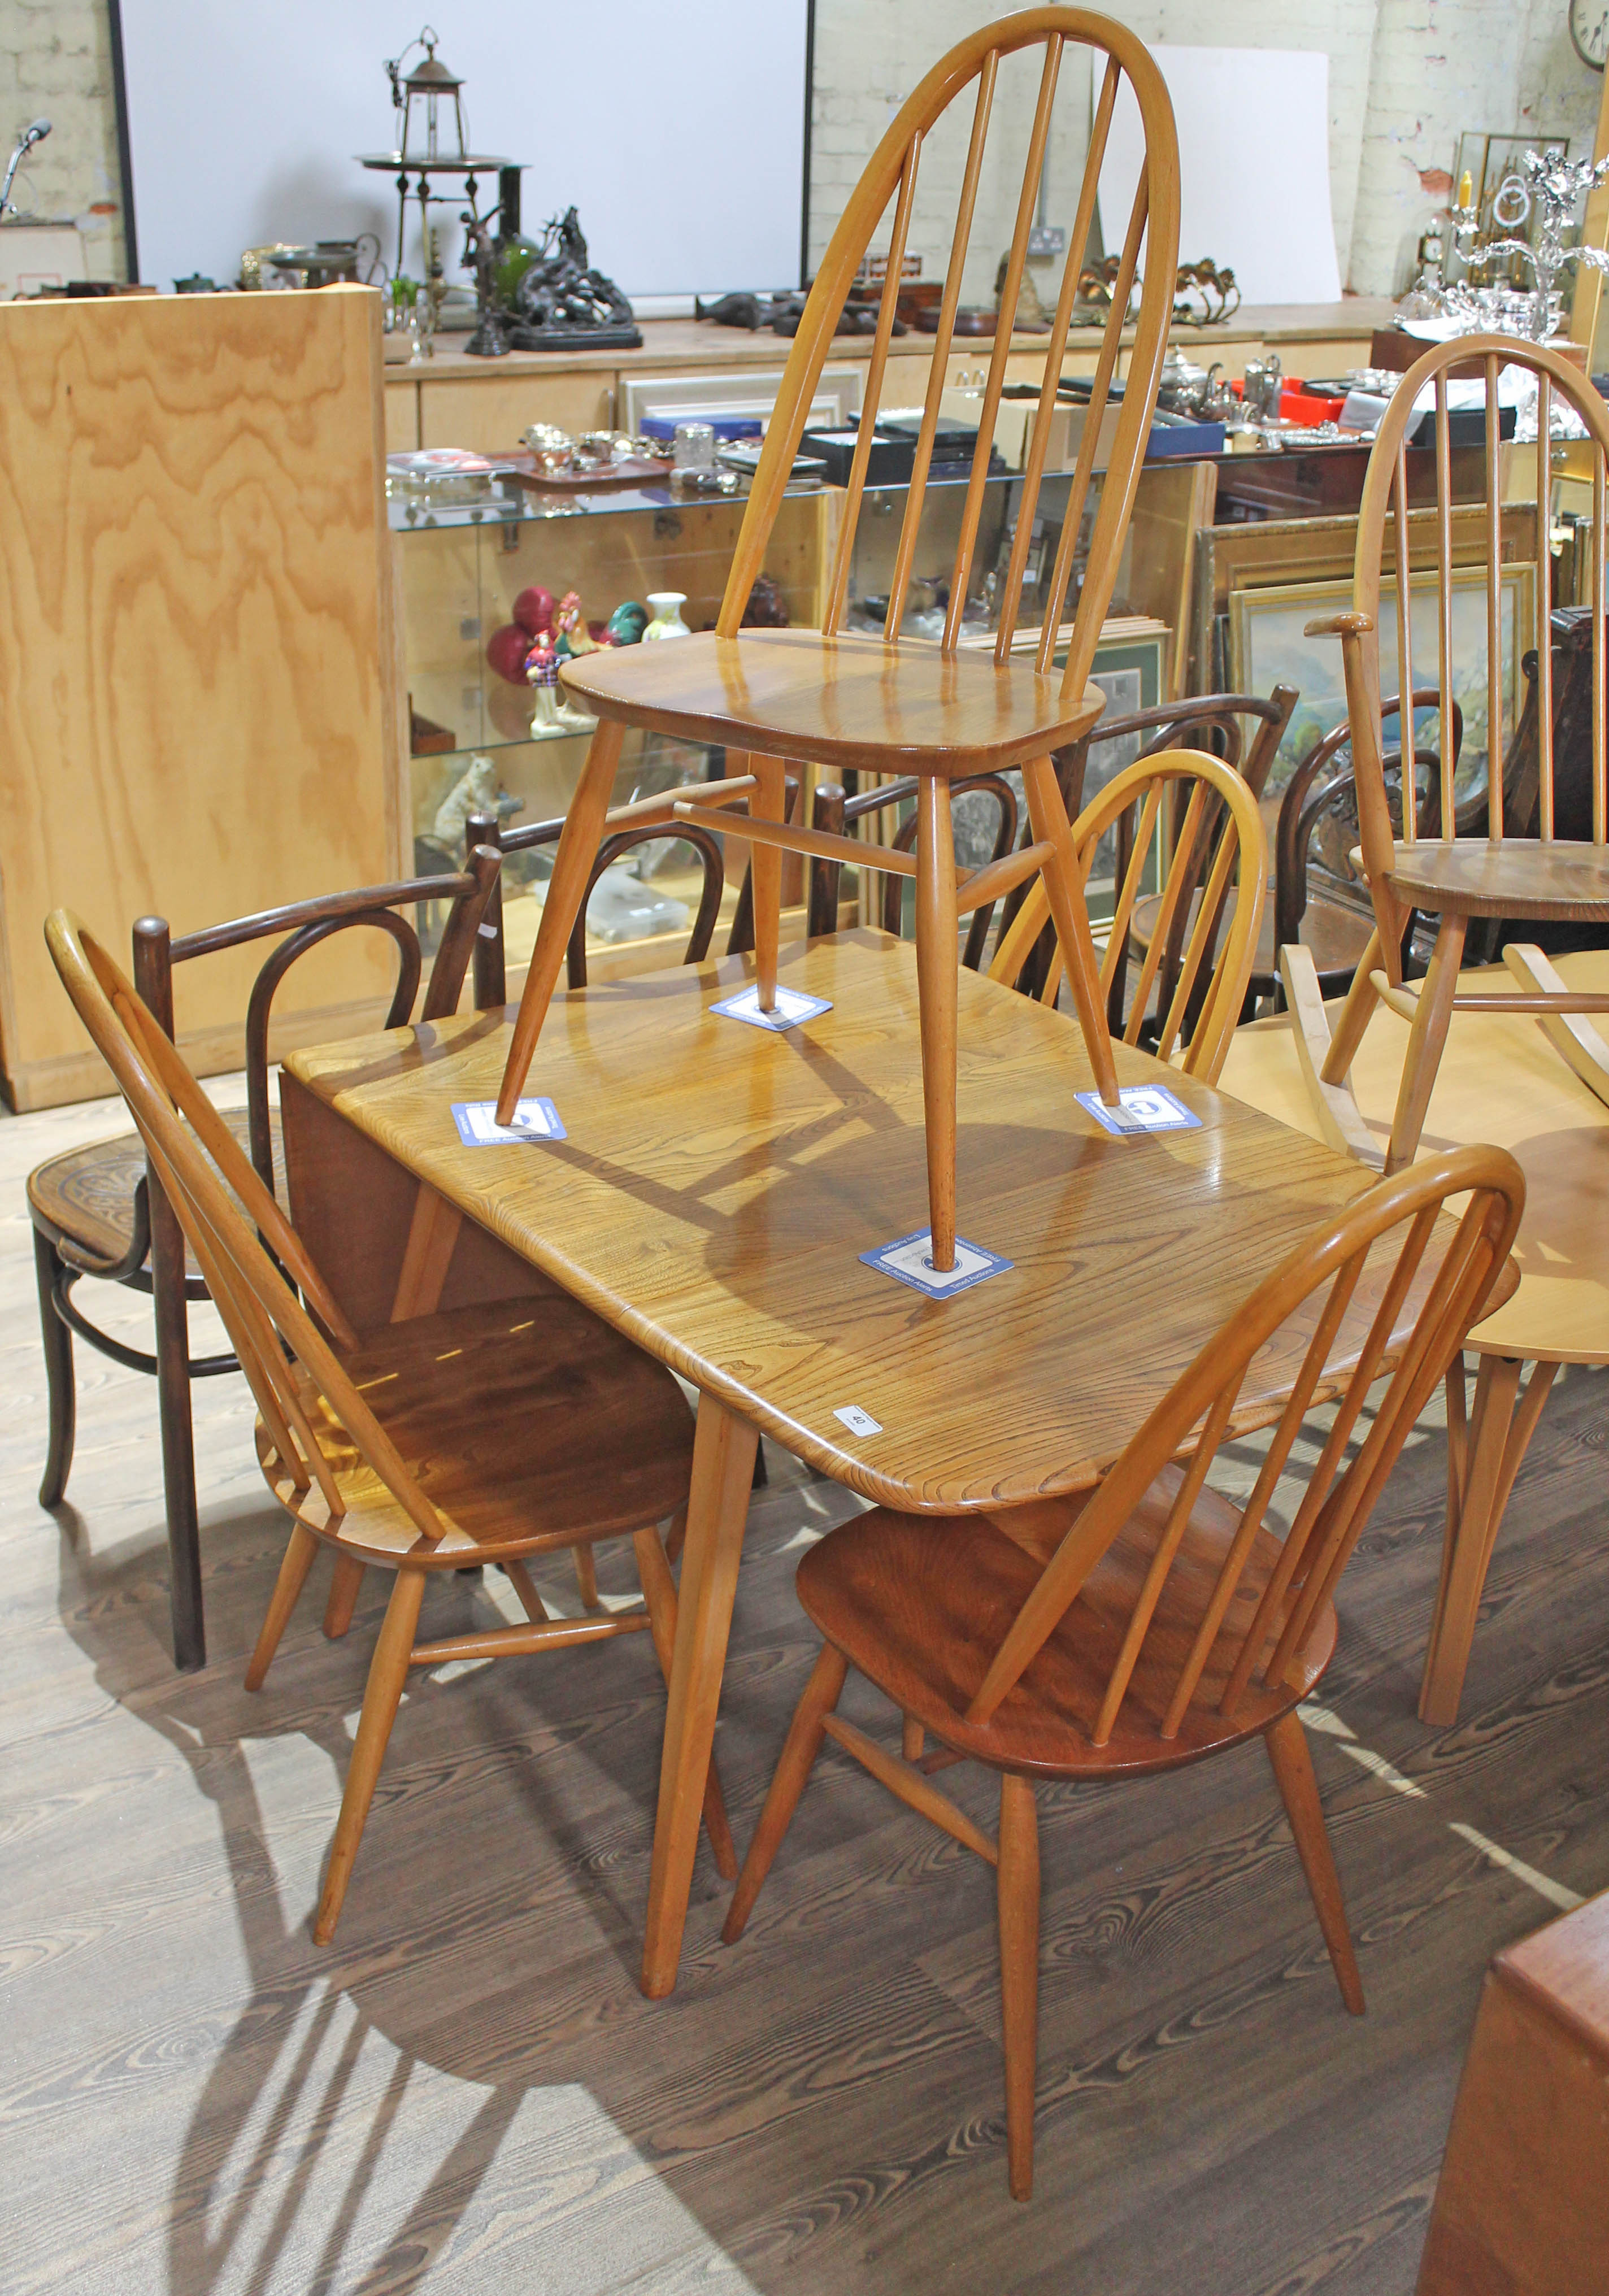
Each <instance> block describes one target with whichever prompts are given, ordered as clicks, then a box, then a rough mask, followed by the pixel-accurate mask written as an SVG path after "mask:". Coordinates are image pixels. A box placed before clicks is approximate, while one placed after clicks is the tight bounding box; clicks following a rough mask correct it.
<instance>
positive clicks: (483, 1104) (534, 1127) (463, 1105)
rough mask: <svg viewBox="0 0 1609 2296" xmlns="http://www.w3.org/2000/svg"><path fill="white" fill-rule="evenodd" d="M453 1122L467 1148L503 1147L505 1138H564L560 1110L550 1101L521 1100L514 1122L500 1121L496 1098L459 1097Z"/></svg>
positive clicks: (567, 1136) (564, 1133)
mask: <svg viewBox="0 0 1609 2296" xmlns="http://www.w3.org/2000/svg"><path fill="white" fill-rule="evenodd" d="M453 1121H454V1123H455V1124H456V1126H457V1128H458V1137H459V1139H460V1140H462V1141H463V1143H464V1146H465V1147H466V1148H496V1147H500V1146H501V1145H502V1144H503V1143H504V1142H505V1141H506V1140H565V1139H568V1138H569V1135H568V1133H567V1132H566V1131H565V1129H564V1127H563V1126H562V1124H561V1123H560V1121H559V1111H558V1110H557V1109H556V1108H555V1107H554V1104H553V1103H552V1101H551V1100H547V1099H542V1100H522V1101H521V1102H520V1103H518V1104H517V1106H516V1107H515V1110H514V1120H513V1123H512V1124H499V1123H498V1121H497V1102H496V1101H495V1100H456V1101H454V1103H453Z"/></svg>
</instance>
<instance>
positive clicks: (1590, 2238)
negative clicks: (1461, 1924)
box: [1418, 1894, 1609, 2296]
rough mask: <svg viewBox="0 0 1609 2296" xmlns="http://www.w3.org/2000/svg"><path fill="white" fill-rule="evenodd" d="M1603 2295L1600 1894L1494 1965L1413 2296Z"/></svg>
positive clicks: (1605, 2012) (1607, 2126) (1608, 2035)
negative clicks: (1416, 2293) (1416, 2290)
mask: <svg viewBox="0 0 1609 2296" xmlns="http://www.w3.org/2000/svg"><path fill="white" fill-rule="evenodd" d="M1605 2285H1609V1894H1605V1896H1603V1897H1599V1898H1592V1899H1591V1900H1590V1901H1589V1902H1588V1904H1586V1905H1584V1906H1581V1907H1578V1908H1577V1910H1576V1911H1575V1912H1574V1913H1571V1914H1566V1915H1564V1918H1563V1919H1562V1920H1561V1921H1556V1922H1549V1923H1548V1924H1547V1928H1546V1929H1542V1930H1539V1931H1537V1932H1536V1934H1535V1936H1534V1937H1528V1938H1524V1939H1522V1940H1521V1941H1520V1943H1519V1944H1518V1945H1511V1946H1509V1947H1508V1948H1506V1950H1505V1951H1504V1952H1502V1953H1500V1954H1498V1956H1497V1958H1496V1959H1495V1960H1494V1961H1493V1963H1492V1964H1491V1968H1490V1971H1489V1972H1488V1974H1487V1978H1486V1985H1485V1989H1484V1990H1483V1991H1482V1995H1481V2006H1480V2010H1479V2012H1478V2013H1477V2015H1476V2018H1475V2030H1474V2039H1473V2040H1472V2041H1471V2042H1470V2045H1469V2056H1468V2059H1467V2061H1466V2062H1465V2067H1464V2078H1463V2080H1462V2082H1461V2083H1460V2084H1459V2087H1458V2101H1457V2105H1456V2106H1455V2107H1454V2110H1453V2125H1452V2129H1451V2133H1450V2134H1449V2137H1448V2140H1447V2155H1446V2158H1445V2159H1444V2160H1443V2161H1442V2163H1441V2180H1440V2182H1439V2183H1438V2185H1437V2186H1436V2202H1435V2207H1434V2209H1433V2211H1432V2214H1431V2220H1430V2232H1429V2235H1428V2237H1427V2239H1426V2241H1425V2243H1424V2263H1423V2265H1422V2266H1421V2267H1420V2272H1419V2290H1418V2296H1602V2291H1603V2289H1604V2288H1605Z"/></svg>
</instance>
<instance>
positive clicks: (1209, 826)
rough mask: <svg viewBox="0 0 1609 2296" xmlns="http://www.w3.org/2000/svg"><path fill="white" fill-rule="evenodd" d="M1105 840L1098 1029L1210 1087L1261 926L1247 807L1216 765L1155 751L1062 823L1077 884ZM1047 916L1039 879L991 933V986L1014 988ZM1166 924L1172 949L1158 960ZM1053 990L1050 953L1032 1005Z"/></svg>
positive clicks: (1259, 842) (1260, 869)
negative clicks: (1157, 873) (1136, 949)
mask: <svg viewBox="0 0 1609 2296" xmlns="http://www.w3.org/2000/svg"><path fill="white" fill-rule="evenodd" d="M1165 798H1170V799H1173V800H1174V803H1173V806H1172V808H1171V809H1172V812H1173V814H1174V817H1175V820H1176V823H1177V826H1176V827H1175V829H1174V831H1173V834H1172V840H1171V843H1172V849H1171V851H1170V853H1169V855H1168V857H1167V861H1166V865H1165V869H1164V873H1163V876H1162V886H1161V889H1160V890H1159V892H1158V894H1157V895H1156V897H1155V900H1154V902H1153V913H1152V931H1151V935H1150V939H1149V942H1148V944H1147V945H1146V947H1145V950H1144V953H1143V955H1142V958H1141V961H1140V964H1139V966H1138V969H1137V977H1136V978H1135V979H1134V980H1133V981H1132V983H1130V981H1129V926H1130V923H1131V922H1132V920H1133V916H1134V910H1135V905H1136V901H1137V897H1138V892H1139V888H1140V885H1141V882H1142V881H1143V879H1144V876H1145V869H1146V865H1147V863H1148V861H1149V859H1150V857H1151V855H1152V853H1153V850H1154V848H1155V843H1156V839H1157V836H1158V832H1159V828H1160V827H1161V824H1162V806H1163V800H1164V799H1165ZM1180 798H1183V799H1184V800H1185V802H1184V804H1183V806H1182V808H1180V806H1179V804H1178V799H1180ZM1108 836H1114V840H1115V844H1116V874H1115V880H1114V882H1115V889H1116V890H1115V898H1114V904H1113V908H1112V923H1111V927H1110V930H1109V932H1108V937H1107V941H1106V950H1105V955H1104V956H1103V958H1102V960H1101V969H1100V974H1099V980H1098V986H1099V989H1100V992H1101V996H1102V998H1103V1000H1104V1007H1105V1016H1106V1025H1107V1027H1108V1029H1110V1031H1111V1033H1112V1036H1114V1037H1121V1039H1122V1041H1123V1043H1124V1044H1126V1045H1136V1044H1139V1043H1142V1042H1145V1044H1146V1046H1147V1048H1148V1049H1149V1050H1150V1051H1153V1052H1154V1053H1155V1054H1156V1056H1157V1058H1158V1059H1159V1060H1163V1061H1172V1060H1174V1059H1175V1056H1176V1054H1177V1056H1178V1059H1177V1064H1178V1067H1179V1068H1180V1069H1181V1070H1183V1072H1184V1074H1185V1075H1186V1076H1193V1077H1199V1078H1201V1080H1202V1082H1203V1084H1213V1083H1215V1082H1216V1081H1217V1078H1218V1073H1219V1070H1220V1069H1221V1068H1222V1066H1223V1064H1224V1060H1225V1057H1226V1055H1227V1053H1228V1049H1229V1042H1230V1039H1231V1037H1233V1036H1234V1034H1235V1027H1236V1025H1237V1024H1238V1022H1239V1020H1240V1011H1241V1006H1242V1005H1243V1004H1244V1001H1245V995H1246V984H1247V982H1248V981H1249V980H1250V979H1251V977H1252V962H1253V960H1254V959H1255V957H1256V955H1257V936H1258V929H1259V926H1260V923H1261V922H1262V911H1263V901H1264V898H1265V894H1266V881H1267V877H1268V838H1267V835H1266V833H1265V832H1264V829H1263V825H1262V815H1261V813H1260V810H1259V808H1258V804H1257V799H1256V798H1255V796H1254V795H1253V794H1252V790H1251V789H1250V787H1249V786H1248V785H1247V783H1245V782H1244V780H1243V779H1242V777H1241V775H1239V774H1237V773H1235V771H1234V769H1233V767H1229V766H1227V765H1225V764H1224V763H1223V762H1222V760H1221V759H1220V758H1210V757H1208V756H1207V755H1206V754H1205V752H1204V751H1203V750H1158V751H1157V752H1156V753H1155V755H1154V756H1152V757H1149V758H1136V759H1135V761H1134V763H1133V764H1132V765H1131V766H1125V767H1123V768H1122V770H1121V773H1118V774H1115V775H1113V776H1112V780H1111V781H1109V782H1108V783H1107V784H1106V786H1105V788H1104V790H1102V791H1100V793H1099V794H1098V795H1097V796H1096V797H1095V798H1093V799H1091V800H1090V802H1089V803H1088V805H1087V806H1086V807H1085V808H1084V810H1083V812H1082V813H1080V816H1079V817H1078V819H1077V820H1076V821H1075V822H1074V823H1073V824H1072V843H1073V851H1074V855H1075V865H1076V867H1077V869H1078V873H1079V883H1080V887H1082V886H1083V885H1084V884H1086V883H1087V882H1088V875H1089V869H1090V864H1091V862H1092V861H1093V860H1094V858H1095V857H1096V852H1097V851H1098V849H1099V848H1100V846H1101V843H1102V840H1103V839H1104V838H1106V837H1108ZM1049 914H1050V904H1049V899H1048V897H1047V892H1046V889H1045V885H1044V882H1043V881H1042V880H1041V881H1039V882H1038V884H1036V885H1035V886H1034V887H1033V888H1032V889H1031V890H1030V893H1029V896H1028V898H1027V899H1026V900H1025V901H1024V902H1023V904H1022V907H1021V908H1020V909H1019V910H1018V912H1017V914H1016V916H1015V918H1014V921H1013V922H1012V923H1011V924H1010V925H1009V926H1008V927H1007V929H1006V931H1005V932H1004V933H1002V935H1001V937H1000V943H999V947H997V950H996V951H995V955H994V961H993V963H992V964H990V966H989V979H990V980H1003V981H1008V982H1009V981H1015V980H1016V979H1017V977H1018V974H1019V972H1021V970H1022V965H1023V963H1024V962H1025V960H1026V959H1027V957H1028V955H1030V951H1031V950H1032V948H1033V947H1034V944H1035V942H1036V941H1037V940H1038V937H1039V935H1040V933H1041V931H1043V930H1044V926H1045V921H1046V919H1047V916H1048V915H1049ZM1176 921H1177V922H1178V924H1179V926H1180V928H1181V930H1180V932H1179V936H1178V943H1177V949H1178V954H1177V957H1176V958H1175V959H1174V960H1173V961H1172V962H1171V964H1164V959H1165V957H1166V956H1167V954H1168V952H1169V951H1170V949H1171V948H1173V947H1175V946H1176V944H1175V940H1174V930H1173V929H1174V925H1175V922H1176ZM1061 985H1062V960H1061V956H1060V954H1059V953H1058V954H1057V955H1055V957H1054V958H1053V959H1052V962H1051V964H1050V968H1049V971H1048V972H1047V975H1046V978H1045V981H1044V985H1043V987H1042V988H1040V989H1039V991H1038V995H1039V998H1040V1001H1041V1003H1043V1004H1046V1005H1054V1004H1055V1001H1056V996H1057V992H1058V990H1059V989H1060V988H1061Z"/></svg>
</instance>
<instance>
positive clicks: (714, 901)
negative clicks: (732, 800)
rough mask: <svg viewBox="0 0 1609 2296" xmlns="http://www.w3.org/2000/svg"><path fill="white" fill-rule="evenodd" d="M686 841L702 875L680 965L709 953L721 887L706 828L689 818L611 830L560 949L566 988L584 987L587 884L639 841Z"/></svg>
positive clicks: (717, 854)
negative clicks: (562, 949)
mask: <svg viewBox="0 0 1609 2296" xmlns="http://www.w3.org/2000/svg"><path fill="white" fill-rule="evenodd" d="M651 844H668V845H686V846H690V847H691V848H692V850H693V853H694V857H695V858H696V859H697V861H698V864H699V867H700V870H701V872H702V875H701V878H700V882H699V896H698V908H697V911H696V912H695V914H694V919H693V930H692V931H691V932H690V933H689V934H688V936H687V948H686V954H685V955H684V956H683V958H682V963H683V964H700V963H702V960H703V959H704V958H705V957H706V956H707V955H709V953H710V941H711V939H713V938H714V933H715V921H716V919H717V918H718V916H719V914H720V899H721V894H722V892H723V891H724V890H725V888H726V882H727V869H726V863H725V861H724V860H723V859H722V857H721V849H720V844H719V841H718V839H717V838H716V837H715V835H714V833H713V832H712V831H710V830H708V829H701V828H700V827H699V826H698V824H696V823H695V822H691V821H678V822H672V823H671V824H669V826H667V825H666V824H664V823H662V822H660V823H644V824H639V825H638V826H637V827H636V828H635V829H617V830H615V831H614V832H612V834H611V835H610V836H608V837H605V838H604V839H603V842H602V843H601V844H600V845H599V847H598V850H597V856H596V858H595V860H594V862H593V865H592V873H591V875H590V876H589V877H588V878H587V890H586V892H585V893H584V894H583V895H582V897H581V906H580V907H579V909H578V910H577V911H576V921H575V923H574V924H573V925H572V926H571V932H570V941H569V945H568V947H566V949H565V953H564V970H565V978H566V980H568V982H569V984H570V986H571V988H586V986H587V902H588V901H590V900H591V898H592V892H593V887H594V886H595V884H596V883H597V881H598V880H599V878H600V877H601V876H602V875H603V872H604V870H605V869H607V868H610V867H611V866H612V865H613V864H614V863H615V862H616V861H619V860H620V859H621V858H622V857H624V856H625V855H626V854H628V853H629V852H631V851H633V850H634V849H635V848H636V847H637V846H639V845H651Z"/></svg>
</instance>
